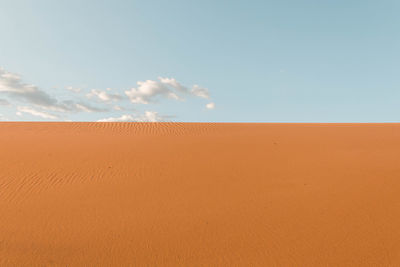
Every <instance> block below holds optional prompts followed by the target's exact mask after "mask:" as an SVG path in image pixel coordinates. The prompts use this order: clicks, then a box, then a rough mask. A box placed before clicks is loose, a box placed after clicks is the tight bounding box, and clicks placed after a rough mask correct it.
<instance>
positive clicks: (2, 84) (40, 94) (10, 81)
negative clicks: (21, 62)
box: [0, 68, 105, 112]
mask: <svg viewBox="0 0 400 267" xmlns="http://www.w3.org/2000/svg"><path fill="white" fill-rule="evenodd" d="M0 93H4V94H6V95H7V96H9V97H11V98H15V99H17V100H22V101H24V102H26V103H28V104H32V105H35V106H37V107H40V108H42V109H46V110H52V111H57V112H79V111H87V110H90V111H92V112H94V111H104V110H105V109H104V108H95V107H91V106H90V105H87V104H84V103H77V102H75V101H73V100H64V101H59V100H57V99H56V98H54V97H52V96H50V95H49V94H48V93H47V92H45V91H43V90H41V89H40V88H38V87H37V86H35V85H31V84H27V83H25V82H23V80H22V78H21V76H19V75H17V74H15V73H11V72H7V71H5V70H4V69H2V68H0ZM82 106H83V107H86V109H82V108H81V107H82Z"/></svg>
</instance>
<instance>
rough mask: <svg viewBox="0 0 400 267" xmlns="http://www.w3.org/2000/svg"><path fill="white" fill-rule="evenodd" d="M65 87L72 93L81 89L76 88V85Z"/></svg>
mask: <svg viewBox="0 0 400 267" xmlns="http://www.w3.org/2000/svg"><path fill="white" fill-rule="evenodd" d="M66 89H67V90H68V91H71V92H74V93H80V92H81V91H82V88H77V87H72V86H67V87H66Z"/></svg>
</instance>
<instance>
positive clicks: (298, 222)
mask: <svg viewBox="0 0 400 267" xmlns="http://www.w3.org/2000/svg"><path fill="white" fill-rule="evenodd" d="M399 151H400V124H396V123H381V124H379V123H376V124H356V123H352V124H345V123H342V124H335V123H315V124H313V123H308V124H303V123H293V124H292V123H140V122H138V123H99V122H2V123H0V214H1V216H0V265H1V266H398V265H400V231H399V227H400V157H399Z"/></svg>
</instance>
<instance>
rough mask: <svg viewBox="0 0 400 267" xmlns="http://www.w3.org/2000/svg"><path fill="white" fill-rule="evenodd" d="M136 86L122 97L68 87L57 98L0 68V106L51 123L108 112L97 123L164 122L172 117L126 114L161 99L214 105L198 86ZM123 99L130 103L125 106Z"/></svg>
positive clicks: (172, 82)
mask: <svg viewBox="0 0 400 267" xmlns="http://www.w3.org/2000/svg"><path fill="white" fill-rule="evenodd" d="M137 85H138V86H137V87H136V88H131V89H130V90H126V91H125V94H123V93H122V94H120V93H118V91H117V92H114V91H113V89H111V88H106V89H105V90H99V89H91V90H90V91H89V93H83V90H82V89H81V88H80V87H73V86H68V87H64V90H66V91H64V93H63V94H62V97H59V96H58V95H52V94H50V93H48V92H49V91H46V90H44V89H42V88H40V87H38V86H36V85H33V84H29V83H27V82H25V81H24V80H23V78H22V77H21V76H20V75H18V74H15V73H11V72H8V71H6V70H4V69H3V68H1V67H0V107H6V106H7V107H11V108H14V109H16V113H17V115H19V116H22V115H23V114H30V115H32V116H37V117H41V118H43V119H52V120H54V119H60V120H68V119H70V118H69V116H72V115H73V114H74V113H96V112H103V113H106V112H110V113H111V112H112V115H111V116H109V117H107V116H104V117H106V118H104V119H102V120H100V121H165V120H168V119H170V118H172V117H174V116H162V115H160V114H159V113H158V112H156V111H145V112H144V113H143V114H142V115H132V114H126V113H129V112H135V111H136V110H137V107H139V106H141V105H132V104H144V105H146V104H149V103H157V102H159V101H158V100H161V99H172V100H178V101H184V100H186V99H187V98H189V97H195V98H203V99H208V100H209V103H208V104H206V108H207V109H214V108H215V104H214V103H213V102H210V101H211V98H210V94H209V91H208V89H207V88H204V87H201V86H199V85H193V86H191V87H187V86H185V85H183V84H181V83H180V82H178V81H177V80H176V79H174V78H163V77H159V78H158V80H147V81H139V82H137ZM68 92H70V93H69V94H68ZM67 95H69V97H70V98H68V97H67ZM66 97H67V98H66ZM126 100H130V106H129V107H128V106H127V105H126V104H127V103H128V101H126ZM124 101H126V102H124ZM7 112H9V111H7ZM118 113H119V114H118ZM115 114H117V115H115ZM133 114H135V113H133Z"/></svg>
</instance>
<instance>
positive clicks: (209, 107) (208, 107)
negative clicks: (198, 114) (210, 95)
mask: <svg viewBox="0 0 400 267" xmlns="http://www.w3.org/2000/svg"><path fill="white" fill-rule="evenodd" d="M206 108H207V109H214V108H215V103H213V102H211V103H208V104H207V105H206Z"/></svg>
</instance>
